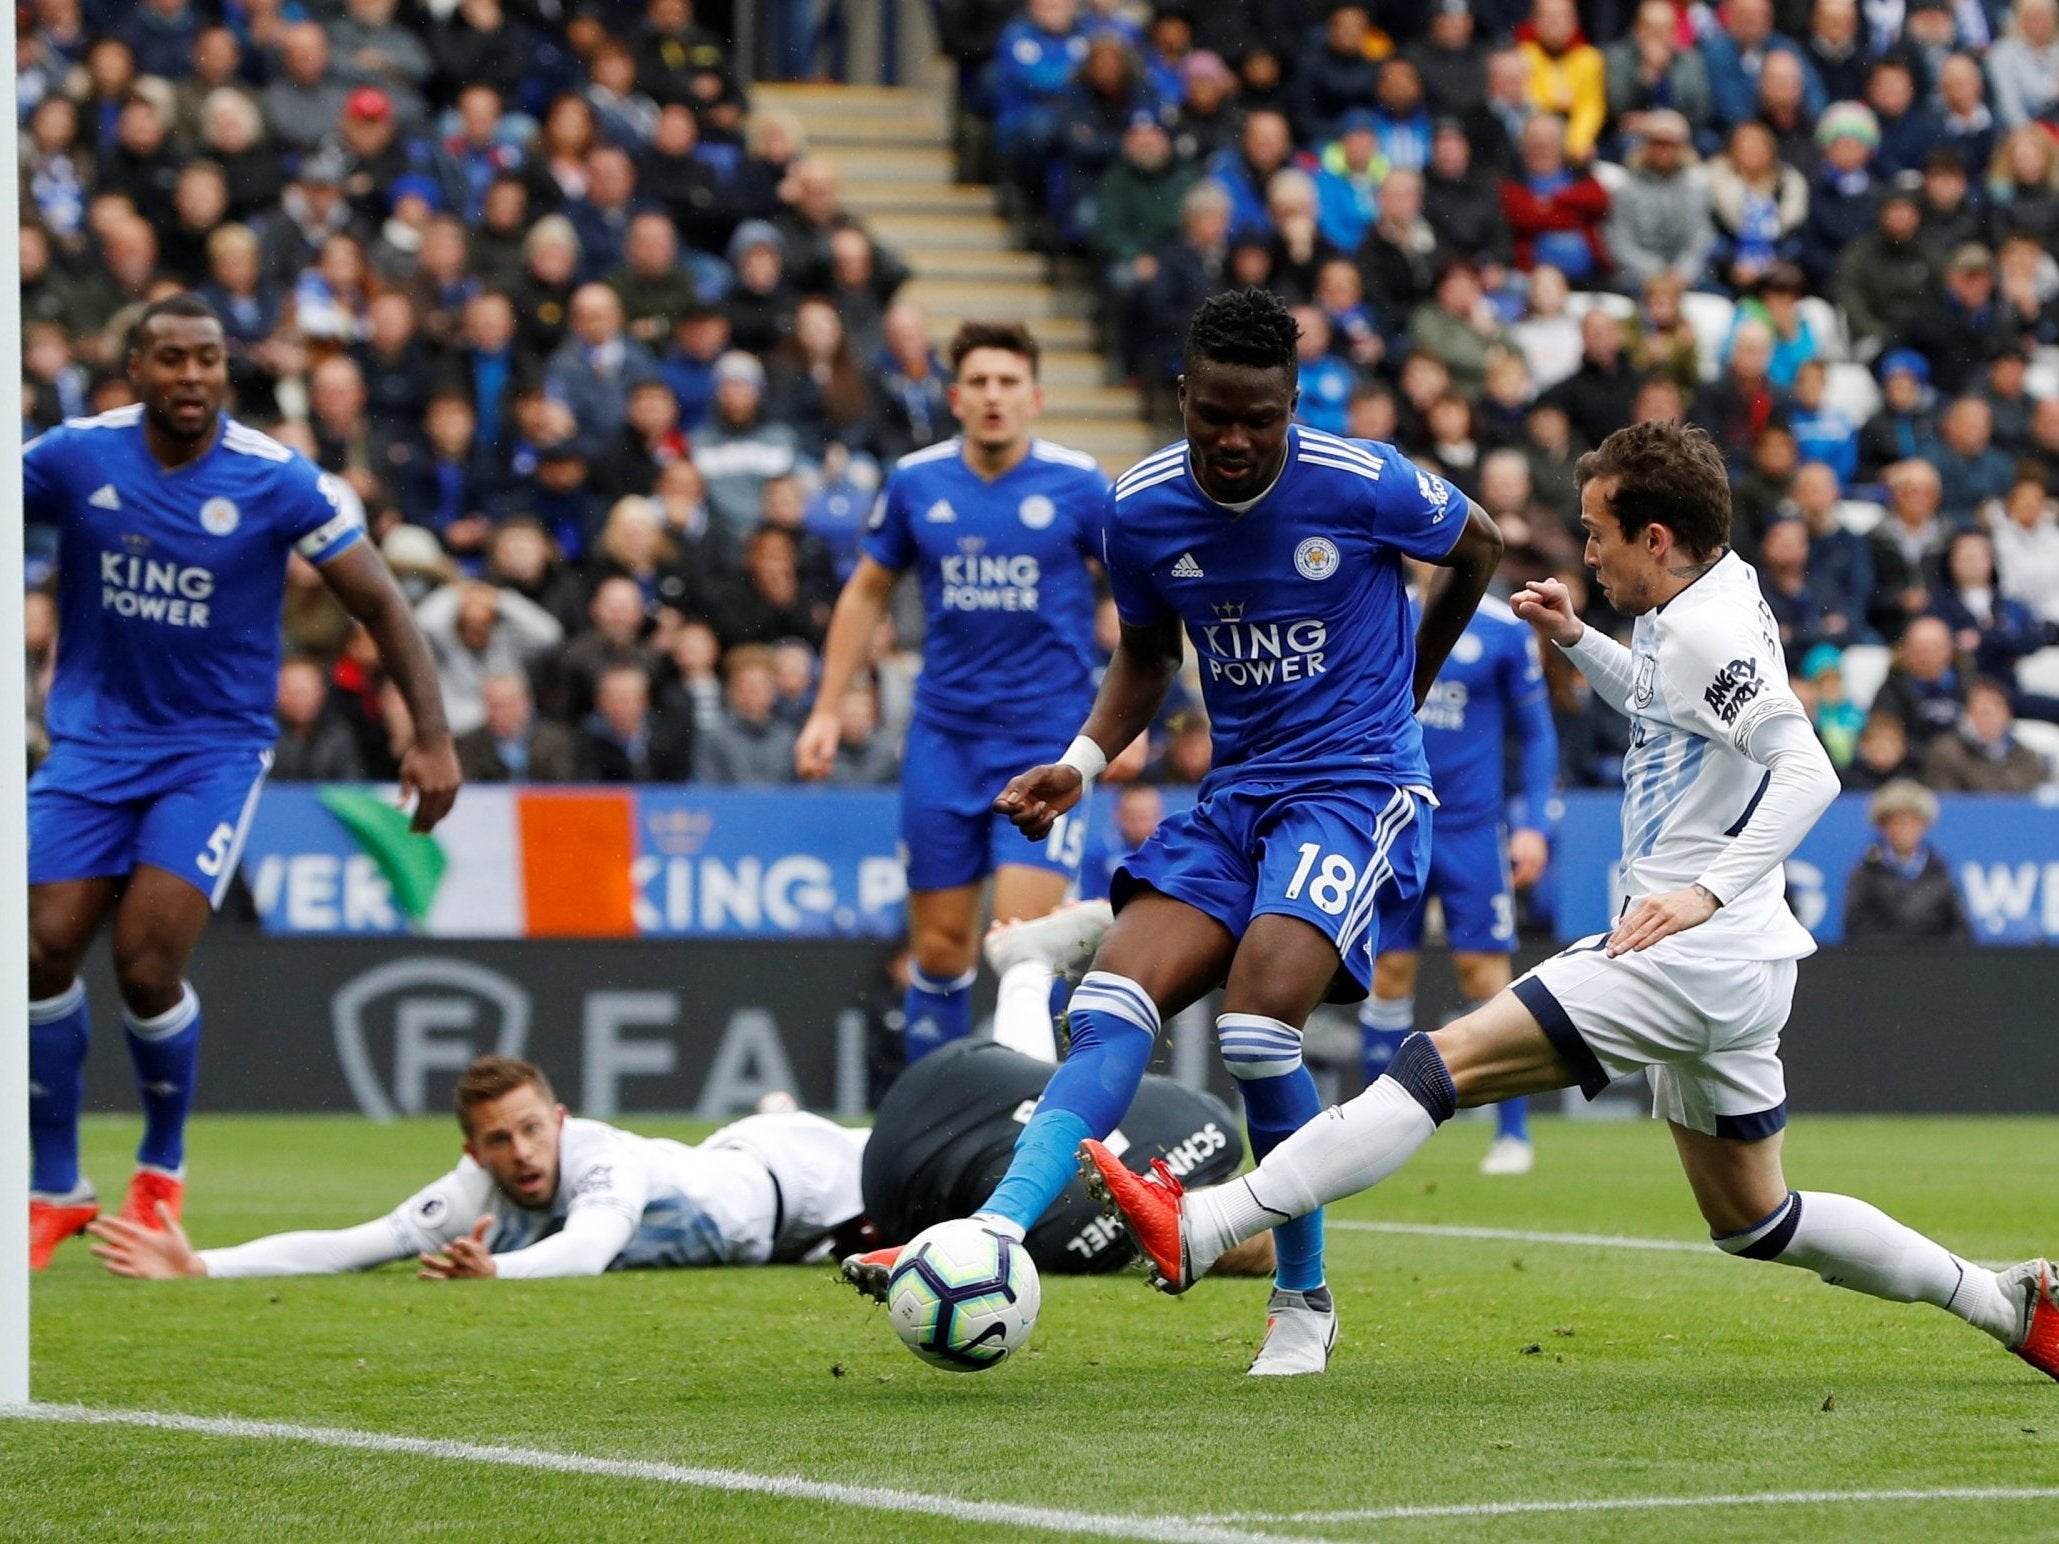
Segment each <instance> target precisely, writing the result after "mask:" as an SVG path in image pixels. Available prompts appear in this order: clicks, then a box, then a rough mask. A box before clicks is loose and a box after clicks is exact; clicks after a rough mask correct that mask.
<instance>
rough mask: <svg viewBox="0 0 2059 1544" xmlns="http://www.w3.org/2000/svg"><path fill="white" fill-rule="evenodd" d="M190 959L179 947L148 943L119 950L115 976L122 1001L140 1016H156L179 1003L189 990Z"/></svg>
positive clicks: (116, 955)
mask: <svg viewBox="0 0 2059 1544" xmlns="http://www.w3.org/2000/svg"><path fill="white" fill-rule="evenodd" d="M185 974H186V962H185V961H184V960H183V959H181V958H180V957H179V955H178V952H177V951H176V950H172V949H168V948H165V947H164V946H163V945H161V944H157V943H152V942H146V943H142V944H134V945H129V946H127V947H123V948H118V949H116V950H115V956H114V979H115V984H116V986H118V987H119V988H120V989H121V994H122V1003H123V1006H125V1007H126V1008H127V1009H128V1010H129V1011H130V1012H131V1013H133V1014H135V1015H137V1016H138V1017H140V1018H154V1017H156V1016H157V1015H158V1014H160V1013H163V1012H165V1011H167V1010H168V1009H170V1008H173V1007H176V1006H177V1005H178V1001H179V997H180V995H181V994H182V993H183V992H184V991H185Z"/></svg>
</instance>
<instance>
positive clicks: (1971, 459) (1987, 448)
mask: <svg viewBox="0 0 2059 1544" xmlns="http://www.w3.org/2000/svg"><path fill="white" fill-rule="evenodd" d="M1994 432H1995V415H1994V410H1993V409H1992V408H1990V407H1989V406H1988V405H1987V401H1986V399H1985V398H1982V397H1960V398H1959V399H1958V400H1957V401H1955V402H1953V403H1952V405H1951V406H1950V407H1948V408H1946V409H1945V411H1944V413H1943V414H1942V415H1941V416H1940V417H1939V419H1938V426H1937V438H1936V439H1935V440H1933V441H1932V442H1931V443H1930V444H1929V445H1928V446H1926V447H1925V448H1924V451H1923V459H1924V460H1926V461H1928V462H1929V463H1930V464H1931V465H1932V466H1934V467H1936V468H1937V475H1938V481H1939V482H1940V483H1941V484H1942V485H1943V495H1942V499H1941V502H1940V505H1939V507H1940V508H1941V509H1942V510H1943V512H1944V515H1945V518H1946V519H1948V520H1953V521H1958V522H1961V523H1963V522H1965V521H1969V520H1971V519H1972V518H1973V516H1974V513H1975V512H1976V511H1977V510H1978V509H1979V508H1980V506H1981V505H1983V504H1985V503H1987V502H1988V501H1989V500H1990V499H1994V500H2000V499H2002V498H2003V497H2005V496H2006V495H2007V494H2008V492H2009V484H2010V483H2011V482H2013V481H2014V480H2015V471H2016V463H2015V462H2014V461H2013V460H2011V459H2010V457H2009V455H2008V453H2007V452H2006V451H2002V450H1998V449H1997V448H1996V447H1995V443H1994Z"/></svg>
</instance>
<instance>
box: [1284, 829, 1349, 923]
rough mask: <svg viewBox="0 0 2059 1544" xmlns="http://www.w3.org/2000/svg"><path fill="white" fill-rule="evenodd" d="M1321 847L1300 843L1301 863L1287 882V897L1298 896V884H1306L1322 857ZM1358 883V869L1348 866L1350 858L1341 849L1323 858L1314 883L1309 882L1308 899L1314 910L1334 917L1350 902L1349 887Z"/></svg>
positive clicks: (1299, 885)
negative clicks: (1314, 907)
mask: <svg viewBox="0 0 2059 1544" xmlns="http://www.w3.org/2000/svg"><path fill="white" fill-rule="evenodd" d="M1322 852H1323V850H1322V848H1321V847H1320V846H1318V845H1317V844H1316V843H1314V842H1303V843H1302V844H1301V864H1300V867H1298V868H1296V869H1295V870H1294V877H1293V878H1292V879H1290V880H1288V881H1287V899H1288V900H1290V901H1298V900H1300V899H1301V887H1302V886H1303V885H1304V884H1308V875H1309V871H1310V870H1311V869H1314V868H1315V866H1316V859H1317V858H1321V857H1322ZM1357 883H1358V870H1356V869H1354V868H1353V867H1352V866H1351V860H1350V859H1349V858H1347V857H1345V856H1344V854H1342V853H1341V852H1333V853H1331V854H1330V855H1329V856H1328V857H1327V858H1323V866H1322V868H1321V869H1320V870H1319V871H1317V873H1316V876H1315V883H1314V884H1312V885H1308V898H1309V899H1310V900H1311V901H1313V902H1315V906H1316V910H1318V911H1321V912H1325V913H1327V914H1328V915H1330V916H1332V917H1334V916H1336V915H1337V914H1338V913H1339V912H1341V911H1343V910H1344V908H1345V907H1346V906H1347V905H1349V904H1350V902H1351V891H1352V887H1353V886H1354V885H1356V884H1357Z"/></svg>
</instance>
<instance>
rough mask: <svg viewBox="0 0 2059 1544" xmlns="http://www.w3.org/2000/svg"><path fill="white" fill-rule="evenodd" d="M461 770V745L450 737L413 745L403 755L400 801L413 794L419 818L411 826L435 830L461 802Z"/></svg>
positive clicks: (416, 816)
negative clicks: (459, 789) (431, 742)
mask: <svg viewBox="0 0 2059 1544" xmlns="http://www.w3.org/2000/svg"><path fill="white" fill-rule="evenodd" d="M464 780H465V779H464V774H463V773H461V772H459V771H458V748H457V746H456V745H455V744H453V743H452V742H451V740H450V739H449V738H448V737H447V736H446V737H445V738H444V739H442V740H439V741H437V742H436V743H435V744H433V745H411V746H409V747H408V750H407V754H406V755H404V756H402V757H401V758H400V802H401V803H402V804H405V803H407V801H408V798H409V797H410V796H411V795H412V796H413V798H414V801H415V818H414V820H413V821H412V822H411V823H410V824H409V826H408V829H409V830H411V831H417V832H426V831H434V830H435V829H436V823H437V822H438V821H439V820H441V819H443V817H444V816H446V815H448V814H449V813H450V807H451V806H452V805H453V804H455V803H457V802H458V787H459V785H460V784H461V783H463V782H464Z"/></svg>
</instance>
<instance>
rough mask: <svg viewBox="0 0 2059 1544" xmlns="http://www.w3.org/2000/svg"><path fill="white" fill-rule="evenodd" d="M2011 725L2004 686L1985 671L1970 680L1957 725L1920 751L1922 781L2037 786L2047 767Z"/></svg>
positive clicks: (1987, 788) (2002, 789)
mask: <svg viewBox="0 0 2059 1544" xmlns="http://www.w3.org/2000/svg"><path fill="white" fill-rule="evenodd" d="M2015 730H2016V715H2015V713H2014V712H2013V711H2012V710H2011V708H2010V706H2009V689H2008V688H2007V687H2005V686H2003V685H2002V683H2001V682H2000V681H1997V680H1994V679H1992V678H1989V677H1982V678H1981V679H1979V680H1977V681H1975V682H1974V683H1973V684H1972V685H1971V686H1970V687H1968V688H1967V691H1966V707H1965V710H1964V711H1963V712H1962V713H1961V714H1960V715H1959V723H1958V726H1957V727H1956V728H1955V729H1954V730H1953V731H1952V732H1951V733H1950V734H1942V735H1939V736H1938V737H1937V738H1936V739H1935V740H1933V741H1932V742H1931V743H1930V748H1929V749H1928V750H1926V751H1925V752H1924V753H1923V781H1924V783H1925V784H1926V785H1927V786H1929V787H1931V788H1934V789H1936V790H1937V791H1938V792H1939V793H2017V794H2022V793H2034V792H2036V791H2037V789H2038V787H2039V786H2040V785H2041V784H2043V783H2044V782H2045V781H2046V780H2047V778H2048V777H2049V776H2050V768H2048V767H2047V766H2046V765H2045V758H2044V757H2043V756H2040V755H2039V754H2038V753H2037V752H2036V751H2034V750H2032V749H2031V748H2030V747H2029V746H2028V745H2025V744H2024V743H2023V742H2022V741H2021V740H2019V739H2017V738H2016V733H2015Z"/></svg>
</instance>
